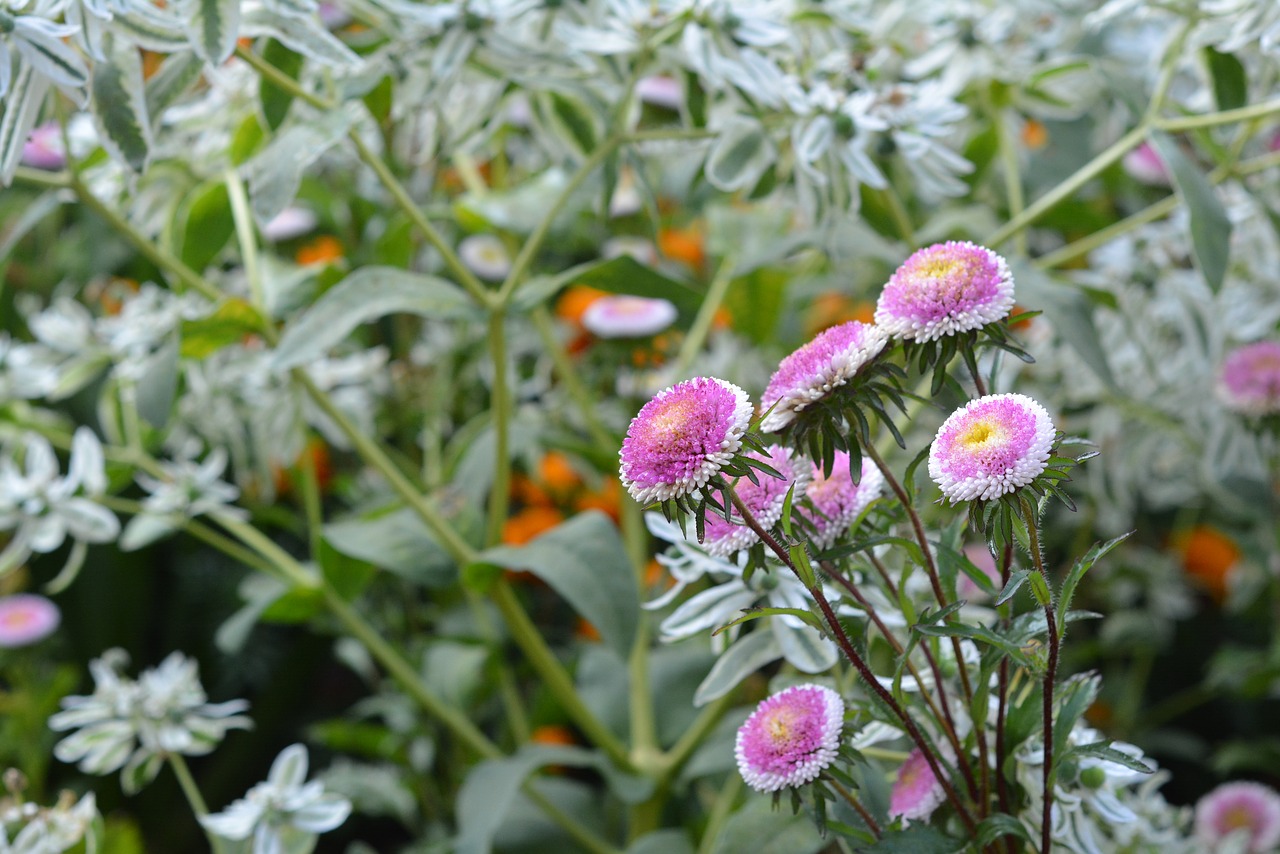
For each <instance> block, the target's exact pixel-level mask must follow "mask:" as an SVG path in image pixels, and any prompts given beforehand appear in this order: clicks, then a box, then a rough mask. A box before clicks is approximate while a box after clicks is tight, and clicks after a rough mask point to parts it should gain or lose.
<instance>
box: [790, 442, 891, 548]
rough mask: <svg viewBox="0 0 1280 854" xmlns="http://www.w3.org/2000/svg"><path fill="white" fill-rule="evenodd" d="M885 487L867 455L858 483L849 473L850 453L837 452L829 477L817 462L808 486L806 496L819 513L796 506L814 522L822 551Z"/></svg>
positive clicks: (817, 544)
mask: <svg viewBox="0 0 1280 854" xmlns="http://www.w3.org/2000/svg"><path fill="white" fill-rule="evenodd" d="M883 490H884V475H882V474H881V473H880V469H878V468H876V466H875V464H874V463H873V462H871V461H870V460H868V459H867V458H865V457H863V459H862V479H861V480H859V481H858V482H857V483H854V482H853V478H852V477H850V476H849V455H848V454H846V453H845V452H843V451H837V452H836V457H835V462H834V465H833V466H832V469H831V476H830V477H825V476H823V474H822V466H821V465H816V464H815V465H814V467H813V480H811V481H810V482H809V486H808V487H807V488H806V489H805V495H807V496H808V497H809V500H810V501H812V502H813V506H814V508H815V509H816V510H817V511H818V512H817V513H808V512H805V511H804V510H800V509H797V512H798V513H803V514H804V517H805V518H806V519H808V520H809V522H810V523H812V525H813V528H814V534H813V547H814V548H816V549H818V550H819V551H821V550H822V549H828V548H831V545H832V544H833V543H834V542H835V541H836V540H837V539H838V538H839V537H840V535H841V534H844V533H846V532H847V531H848V530H849V526H850V525H852V524H853V522H854V521H855V520H856V519H857V518H858V517H859V516H861V515H862V511H863V510H866V509H867V505H868V504H870V503H871V502H872V501H875V500H876V499H877V498H879V497H880V493H881V492H882V491H883Z"/></svg>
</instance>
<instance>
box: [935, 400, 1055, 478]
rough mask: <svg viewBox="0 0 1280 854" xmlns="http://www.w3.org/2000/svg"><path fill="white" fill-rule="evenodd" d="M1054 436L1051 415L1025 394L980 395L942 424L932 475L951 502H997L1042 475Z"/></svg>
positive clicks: (936, 445)
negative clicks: (993, 499)
mask: <svg viewBox="0 0 1280 854" xmlns="http://www.w3.org/2000/svg"><path fill="white" fill-rule="evenodd" d="M1055 432H1056V431H1055V430H1054V426H1053V421H1051V420H1050V419H1049V413H1048V412H1046V411H1045V408H1044V407H1043V406H1041V405H1040V404H1038V403H1036V402H1035V401H1034V400H1032V399H1031V398H1029V397H1027V396H1026V395H1023V394H989V395H987V396H986V397H980V398H978V399H977V400H972V401H970V402H969V403H968V404H967V405H965V406H964V407H962V408H960V409H957V410H956V411H955V412H953V413H951V415H950V417H948V418H947V420H946V421H944V422H942V427H940V428H939V429H938V436H937V438H935V439H934V440H933V445H932V446H931V447H930V448H929V476H930V477H932V478H933V479H934V481H935V482H936V483H937V484H938V486H940V487H941V488H942V494H943V495H945V496H946V497H947V498H949V499H950V500H951V501H952V502H953V503H954V502H957V501H973V500H974V499H982V500H984V501H986V500H989V499H992V498H999V497H1000V496H1001V495H1005V494H1006V493H1009V492H1013V491H1014V490H1015V489H1018V488H1019V487H1023V486H1026V485H1027V484H1028V483H1031V481H1033V480H1034V479H1035V478H1036V476H1037V475H1039V474H1040V472H1042V471H1044V469H1045V464H1046V463H1047V462H1048V460H1049V449H1050V448H1051V447H1052V445H1053V440H1054V435H1055Z"/></svg>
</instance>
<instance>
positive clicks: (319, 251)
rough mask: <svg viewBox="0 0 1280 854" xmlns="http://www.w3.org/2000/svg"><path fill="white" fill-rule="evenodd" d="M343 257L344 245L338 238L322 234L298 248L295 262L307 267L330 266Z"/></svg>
mask: <svg viewBox="0 0 1280 854" xmlns="http://www.w3.org/2000/svg"><path fill="white" fill-rule="evenodd" d="M342 257H343V251H342V244H341V243H340V242H339V241H338V238H336V237H334V236H332V235H329V234H322V235H320V236H319V237H316V238H315V239H313V240H309V241H307V242H306V243H304V244H303V245H302V246H300V247H299V248H298V254H297V255H295V256H294V260H295V261H297V262H298V263H299V264H301V265H302V266H304V267H306V266H309V265H311V264H328V263H329V262H331V261H337V260H339V259H340V258H342Z"/></svg>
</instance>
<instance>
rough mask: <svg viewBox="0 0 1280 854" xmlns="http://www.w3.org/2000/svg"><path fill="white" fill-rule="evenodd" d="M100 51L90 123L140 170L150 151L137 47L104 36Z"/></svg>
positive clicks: (121, 158)
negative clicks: (104, 58) (102, 54)
mask: <svg viewBox="0 0 1280 854" xmlns="http://www.w3.org/2000/svg"><path fill="white" fill-rule="evenodd" d="M103 50H104V52H105V53H106V55H107V61H106V62H98V63H94V66H93V75H92V77H91V78H90V80H89V91H90V94H91V95H92V99H93V118H94V123H95V124H96V125H97V127H98V130H99V132H100V137H101V139H102V144H103V145H104V146H105V147H106V148H107V150H108V151H110V152H111V154H112V156H113V157H115V158H116V159H117V160H119V161H120V162H122V163H124V164H125V165H127V166H128V167H129V168H130V169H132V170H133V171H134V172H141V171H143V170H144V169H145V168H146V166H147V158H148V156H149V155H150V152H151V122H150V119H149V118H148V115H147V98H146V89H145V87H144V85H143V81H142V59H141V57H140V55H139V53H138V49H137V48H136V47H134V45H133V44H131V43H129V42H128V41H125V40H123V39H115V38H106V39H104V47H103ZM197 269H198V268H197Z"/></svg>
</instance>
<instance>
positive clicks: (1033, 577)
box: [1027, 570, 1053, 607]
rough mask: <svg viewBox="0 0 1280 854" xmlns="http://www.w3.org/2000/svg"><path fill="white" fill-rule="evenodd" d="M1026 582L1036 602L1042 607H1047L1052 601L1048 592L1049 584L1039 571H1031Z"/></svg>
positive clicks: (1051, 596)
mask: <svg viewBox="0 0 1280 854" xmlns="http://www.w3.org/2000/svg"><path fill="white" fill-rule="evenodd" d="M1027 581H1028V582H1029V583H1030V584H1031V595H1033V596H1035V597H1036V602H1037V603H1039V604H1040V605H1041V606H1042V607H1048V606H1049V603H1050V602H1052V601H1053V595H1052V594H1051V593H1050V592H1049V582H1048V581H1046V580H1045V577H1044V575H1043V574H1042V573H1041V572H1040V571H1039V570H1031V571H1030V572H1028V573H1027Z"/></svg>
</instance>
